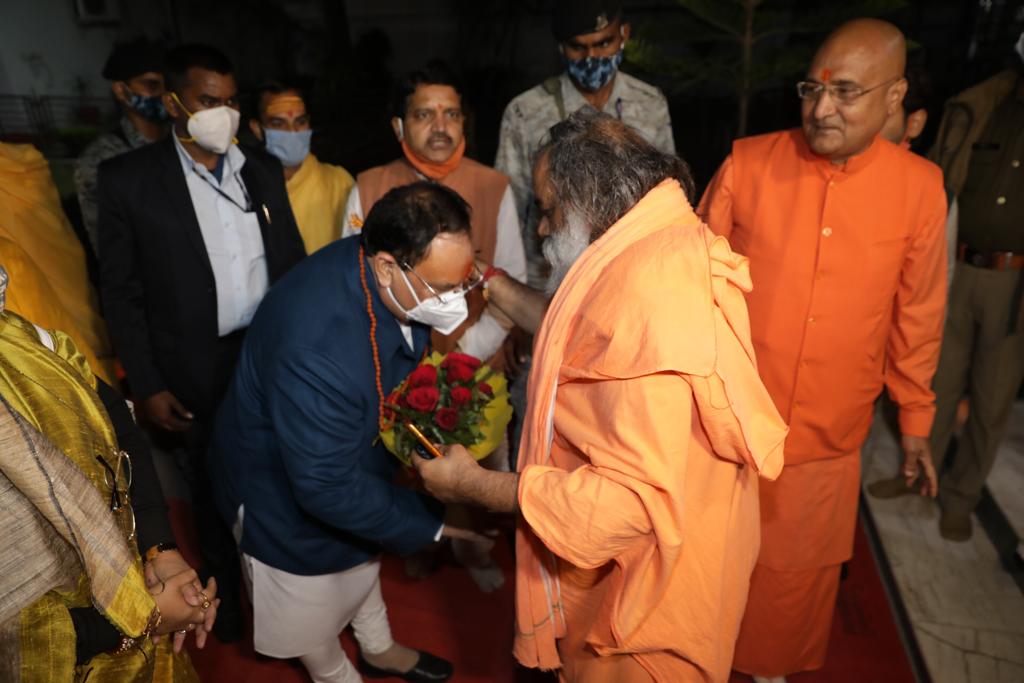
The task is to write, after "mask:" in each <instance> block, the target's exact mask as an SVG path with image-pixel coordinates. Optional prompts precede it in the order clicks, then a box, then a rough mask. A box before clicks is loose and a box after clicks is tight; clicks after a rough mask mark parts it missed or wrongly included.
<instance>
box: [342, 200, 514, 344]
mask: <svg viewBox="0 0 1024 683" xmlns="http://www.w3.org/2000/svg"><path fill="white" fill-rule="evenodd" d="M364 217H365V216H364V214H363V203H362V200H361V199H360V198H359V185H358V184H356V185H353V186H352V191H351V192H349V195H348V202H347V203H346V205H345V223H344V226H343V228H342V232H341V236H342V237H349V236H350V235H355V234H358V232H359V230H360V227H361V226H362V222H363V219H364ZM353 218H355V221H353ZM357 226H358V227H357ZM496 231H497V232H496V235H495V242H494V265H495V266H497V267H498V268H501V269H502V270H504V271H505V272H506V273H508V274H509V277H512V278H514V279H516V280H518V281H519V282H526V252H525V250H524V249H523V237H522V232H521V231H520V229H519V214H518V213H517V212H516V201H515V195H513V194H512V186H511V185H510V186H508V187H506V188H505V193H504V194H503V195H502V196H501V203H500V204H499V205H498V221H497V226H496ZM506 336H508V330H506V329H505V328H504V327H502V326H501V324H500V323H499V322H498V321H497V320H496V319H495V318H494V316H492V315H491V314H490V312H489V311H487V310H486V309H484V312H483V315H481V316H480V319H479V320H478V321H476V323H475V324H474V325H473V326H472V327H470V328H469V329H467V330H466V331H465V333H464V334H463V335H462V338H461V339H459V350H460V351H462V352H463V353H468V354H469V355H471V356H475V357H477V358H480V359H481V360H487V359H488V358H490V357H491V356H493V355H494V354H495V353H497V351H498V349H499V348H501V343H502V342H503V341H505V337H506Z"/></svg>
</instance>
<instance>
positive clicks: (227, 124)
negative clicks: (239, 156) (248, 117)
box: [188, 105, 240, 154]
mask: <svg viewBox="0 0 1024 683" xmlns="http://www.w3.org/2000/svg"><path fill="white" fill-rule="evenodd" d="M239 118H240V115H239V113H238V111H237V110H235V109H232V108H231V107H225V106H223V105H222V106H220V107H214V108H213V109H203V110H201V111H197V112H196V113H195V114H192V116H191V117H189V120H188V134H189V135H191V136H192V138H193V139H194V140H195V141H196V144H197V145H199V146H200V147H202V148H203V149H205V150H206V151H208V152H213V153H214V154H223V153H224V152H226V151H228V147H230V146H231V143H232V142H233V141H234V139H235V133H237V132H238V120H239Z"/></svg>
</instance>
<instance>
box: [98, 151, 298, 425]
mask: <svg viewBox="0 0 1024 683" xmlns="http://www.w3.org/2000/svg"><path fill="white" fill-rule="evenodd" d="M243 153H244V154H245V158H246V161H245V165H244V166H243V167H242V171H241V176H242V181H243V182H244V183H245V186H246V190H247V191H248V193H249V197H250V198H251V200H252V204H253V208H254V209H255V211H256V216H257V218H258V220H259V224H260V232H261V234H262V236H263V247H264V250H265V252H266V263H267V275H268V278H269V282H270V284H273V283H274V282H276V281H277V280H278V279H279V278H280V277H281V276H282V275H283V274H284V273H285V272H286V271H287V270H288V269H289V268H291V267H292V266H293V265H295V264H296V263H298V262H299V261H300V260H301V259H302V258H303V257H304V256H305V248H304V247H303V244H302V238H301V237H300V236H299V230H298V226H297V225H296V223H295V217H294V216H293V215H292V210H291V205H290V204H289V202H288V194H287V191H286V189H285V181H284V172H283V170H282V168H281V164H280V162H279V161H277V159H276V158H274V157H271V156H270V155H268V154H266V153H265V152H262V151H258V150H251V149H246V150H243ZM98 194H99V238H100V254H101V256H100V296H101V299H102V303H103V313H104V317H105V318H106V321H107V327H108V328H109V330H110V338H111V340H112V341H113V344H114V350H115V352H116V353H117V356H118V358H119V359H120V361H121V364H122V365H123V366H124V369H125V372H126V374H127V376H128V382H129V384H130V386H131V389H132V393H133V394H134V396H135V397H136V398H137V399H144V398H147V397H149V396H152V395H153V394H156V393H158V392H160V391H163V390H165V389H166V390H170V392H171V393H172V394H174V395H175V396H176V397H177V398H178V400H180V401H181V402H182V403H183V404H184V405H185V407H186V408H188V409H189V410H192V411H194V412H196V413H197V414H198V415H199V416H200V417H201V418H206V419H210V418H212V413H213V411H215V410H216V403H217V401H219V399H220V396H219V394H220V391H221V390H222V389H223V387H217V386H215V385H216V383H217V380H216V379H215V378H217V377H218V375H219V374H223V369H220V370H221V372H218V367H217V357H218V353H217V351H218V331H217V294H216V287H215V281H214V276H213V269H212V268H211V266H210V259H209V256H208V254H207V251H206V245H205V243H204V242H203V235H202V232H201V231H200V229H199V221H198V220H197V219H196V214H195V210H194V208H193V206H192V197H191V195H190V194H189V191H188V185H187V183H186V181H185V173H184V171H183V169H182V166H181V160H180V158H179V156H178V152H177V150H176V149H175V145H174V140H173V139H172V138H171V137H170V136H168V137H167V139H165V140H163V141H162V142H157V143H154V144H152V145H147V146H145V147H141V148H139V149H137V150H133V151H131V152H128V153H127V154H123V155H120V156H117V157H114V158H112V159H110V160H108V161H105V162H103V163H102V164H100V167H99V193H98ZM228 370H229V371H230V369H228Z"/></svg>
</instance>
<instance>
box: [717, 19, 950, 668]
mask: <svg viewBox="0 0 1024 683" xmlns="http://www.w3.org/2000/svg"><path fill="white" fill-rule="evenodd" d="M905 61H906V46H905V42H904V38H903V35H902V34H901V33H900V32H899V30H897V29H896V27H894V26H892V25H891V24H888V23H885V22H882V21H877V20H872V19H860V20H855V21H852V22H849V23H847V24H844V25H843V26H841V27H840V28H838V29H837V30H836V31H835V32H833V33H832V35H830V36H829V37H828V38H827V39H826V41H825V42H824V44H823V45H822V46H821V47H820V48H819V49H818V52H817V54H816V55H815V57H814V60H813V61H812V63H811V66H810V69H809V70H808V72H807V76H806V79H805V80H804V81H803V82H801V83H799V84H797V93H798V95H799V96H800V98H801V99H802V100H803V102H802V111H801V116H802V121H803V125H802V129H793V130H786V131H780V132H777V133H770V134H768V135H760V136H757V137H752V138H746V139H743V140H737V141H736V142H734V143H733V148H732V154H731V155H730V156H729V157H728V158H727V159H726V160H725V163H723V164H722V167H721V168H720V169H719V170H718V173H717V174H716V175H715V178H714V179H713V180H712V182H711V185H710V186H709V187H708V189H707V192H706V193H705V195H704V198H703V200H702V201H701V204H700V207H699V209H698V213H699V214H700V215H701V216H702V217H703V218H704V220H705V221H706V222H707V223H708V226H709V227H710V228H711V229H712V230H713V231H715V232H716V233H718V234H720V235H725V236H727V237H728V238H729V240H730V242H731V243H732V246H733V248H734V249H735V250H736V251H737V252H739V253H741V254H744V255H745V256H747V257H749V258H750V270H751V277H752V278H753V284H754V289H753V291H752V292H751V293H749V294H748V295H747V302H748V305H749V307H750V325H751V335H752V337H753V342H754V348H755V349H756V351H757V362H758V369H759V371H760V373H761V377H762V379H764V382H765V386H767V387H768V391H769V392H770V393H771V394H772V398H773V399H774V400H775V405H776V406H777V407H778V409H779V411H780V412H781V413H782V417H783V419H785V420H786V421H788V422H789V425H790V432H789V437H788V438H787V440H786V450H785V458H786V465H785V469H784V471H783V473H782V475H781V476H780V477H779V479H778V480H777V481H775V482H762V486H761V527H762V542H761V554H760V556H759V558H758V561H757V566H756V568H755V569H754V573H753V576H752V577H751V585H750V598H749V601H748V603H747V611H746V614H745V615H744V617H743V625H742V627H741V629H740V635H739V639H738V640H737V643H736V657H735V661H734V667H735V668H736V669H738V670H740V671H743V672H746V673H750V674H754V677H755V680H758V681H768V680H776V681H778V680H784V679H783V678H782V677H783V676H785V675H786V674H791V673H795V672H798V671H803V670H808V669H817V668H820V667H821V666H822V665H823V664H824V661H825V652H826V649H827V645H828V635H829V630H830V624H831V621H832V611H833V608H834V606H835V600H836V593H837V590H838V586H839V570H840V565H841V564H842V563H843V562H845V561H846V560H848V559H849V558H850V556H851V554H852V551H853V536H854V525H855V523H856V518H857V500H858V494H859V492H860V447H861V443H862V442H863V441H864V438H865V437H866V435H867V432H868V428H869V426H870V424H871V417H872V406H873V404H874V401H875V399H876V398H877V397H878V395H879V394H880V393H881V391H882V389H883V387H887V388H888V390H889V394H890V396H891V397H892V398H893V400H894V401H895V403H896V404H897V405H898V406H899V424H900V431H901V433H902V447H903V451H904V463H903V469H902V473H903V475H904V476H905V477H906V478H907V480H908V481H914V480H916V479H917V477H919V476H921V475H924V478H925V485H924V491H923V492H926V493H927V494H928V495H931V496H934V495H935V493H936V486H937V484H936V478H935V471H934V468H933V466H932V462H931V455H930V453H929V450H928V434H929V432H930V430H931V426H932V418H933V416H934V414H935V395H934V394H933V393H932V390H931V380H932V376H933V375H934V374H935V368H936V365H937V363H938V355H939V343H940V340H941V335H942V319H943V314H944V310H945V298H946V239H945V220H946V197H945V193H944V191H943V189H942V173H941V171H940V170H939V169H938V167H937V166H935V165H934V164H932V163H931V162H929V161H927V160H925V159H923V158H921V157H920V156H918V155H916V154H912V153H910V152H908V151H907V150H904V149H901V148H900V147H899V146H898V145H895V144H893V143H891V142H889V141H888V140H885V139H884V138H882V137H881V136H880V135H879V132H880V131H881V130H882V127H883V124H884V123H885V121H886V119H887V117H888V116H889V115H890V114H892V113H893V112H895V111H896V109H897V108H898V107H900V106H901V101H902V99H903V96H904V93H905V91H906V87H907V85H906V81H905V80H904V78H903V72H904V67H905Z"/></svg>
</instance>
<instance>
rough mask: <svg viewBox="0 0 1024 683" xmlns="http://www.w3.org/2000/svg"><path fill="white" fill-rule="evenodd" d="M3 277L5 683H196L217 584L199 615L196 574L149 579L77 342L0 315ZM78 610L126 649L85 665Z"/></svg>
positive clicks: (0, 487)
mask: <svg viewBox="0 0 1024 683" xmlns="http://www.w3.org/2000/svg"><path fill="white" fill-rule="evenodd" d="M6 278H7V276H6V272H4V270H3V268H2V267H0V679H2V680H4V681H12V682H21V683H29V682H32V683H36V682H39V683H44V682H45V683H58V682H59V683H70V682H71V681H76V682H79V681H86V680H88V681H89V683H102V682H103V681H117V682H118V683H121V682H133V683H134V682H138V683H142V682H147V683H149V682H161V683H162V682H168V683H172V682H173V683H191V682H192V681H198V677H197V676H196V673H195V671H194V669H193V668H192V665H191V662H190V661H189V659H188V656H187V654H185V653H184V652H180V648H181V644H182V642H183V639H184V634H185V633H187V632H188V630H189V629H195V628H196V625H198V626H199V631H200V632H202V633H205V631H207V630H208V628H209V627H212V619H213V618H214V617H215V614H216V604H215V603H216V601H215V600H214V597H213V595H214V593H215V586H208V587H207V592H206V593H202V592H199V593H198V594H199V595H201V596H203V597H202V601H203V602H202V603H201V604H198V605H197V606H193V605H190V604H188V603H187V602H186V600H185V598H184V597H183V596H184V589H183V586H185V585H186V584H188V585H193V583H194V582H196V578H195V573H194V572H193V571H191V570H189V571H186V572H182V573H181V574H180V575H177V576H175V577H174V578H170V577H167V580H166V581H160V580H159V579H157V578H156V577H155V576H154V575H153V569H152V566H150V568H149V570H148V571H146V570H144V567H143V563H142V559H141V557H140V555H139V551H138V550H137V549H136V544H135V542H134V536H135V526H134V525H135V521H134V513H133V511H132V507H131V501H130V500H129V497H128V496H129V485H128V484H127V483H126V482H125V481H123V479H126V478H129V477H128V476H127V475H125V474H124V473H125V472H126V471H130V470H128V468H127V467H126V466H125V465H124V463H123V460H124V459H125V455H124V451H121V450H120V448H119V444H118V439H117V433H116V432H115V429H114V425H113V424H112V422H111V418H110V415H109V414H108V411H107V410H106V409H105V407H104V404H103V402H101V399H100V397H99V395H98V394H97V393H96V391H97V388H98V387H97V380H96V378H95V377H94V375H93V374H92V372H91V370H90V367H89V364H88V362H87V361H86V359H85V357H84V355H83V354H82V353H81V352H80V351H79V350H78V349H77V347H76V346H75V344H74V342H73V341H72V340H71V339H70V338H69V337H67V336H66V335H64V334H62V333H60V332H48V331H46V330H43V329H41V328H38V327H36V326H34V325H33V324H32V323H29V322H28V321H26V320H25V319H23V318H21V317H20V316H18V315H16V314H14V313H13V312H10V311H3V310H2V306H3V290H4V289H5V286H6ZM147 455H148V454H147ZM129 467H130V466H129ZM111 473H113V477H112V476H111ZM112 479H113V481H111V480H112ZM119 480H120V481H119ZM113 508H116V509H114V510H113V512H112V509H113ZM144 572H145V574H144ZM147 576H148V577H149V578H150V581H149V583H150V584H151V587H149V588H147V581H146V577H147ZM200 591H202V587H201V585H200ZM151 593H152V594H151ZM207 598H208V599H207ZM211 601H213V602H211ZM76 608H90V609H95V610H97V611H98V612H99V613H100V614H102V615H103V617H105V619H106V621H108V622H109V623H110V624H113V626H114V627H116V629H117V630H118V631H119V632H120V633H119V634H118V636H119V637H120V643H119V645H118V646H117V647H116V648H115V650H120V652H118V653H110V652H104V653H100V654H96V655H94V656H91V657H90V658H89V659H88V660H87V661H84V662H76V656H77V655H76V631H75V624H74V622H73V620H72V616H71V615H72V610H75V609H76ZM174 632H178V633H179V635H177V636H175V638H174V642H173V643H172V641H171V640H170V639H163V640H160V638H158V637H156V636H163V635H166V634H169V633H174ZM154 640H158V641H159V642H156V643H154ZM78 644H80V643H78ZM175 650H179V652H175Z"/></svg>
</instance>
